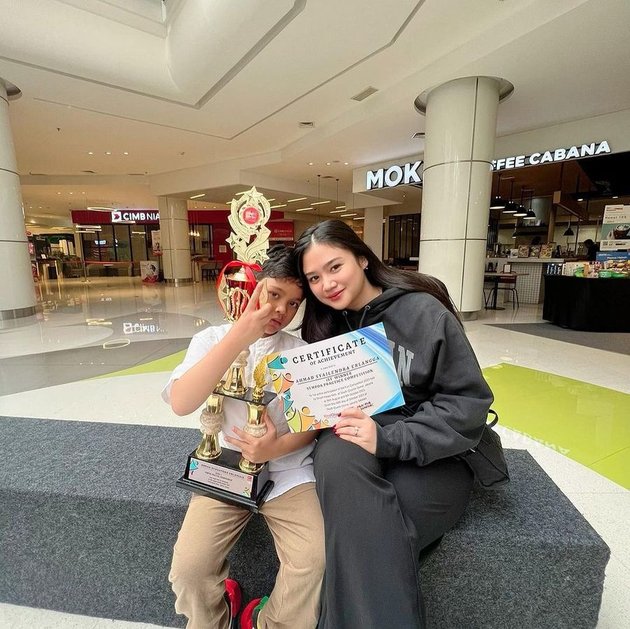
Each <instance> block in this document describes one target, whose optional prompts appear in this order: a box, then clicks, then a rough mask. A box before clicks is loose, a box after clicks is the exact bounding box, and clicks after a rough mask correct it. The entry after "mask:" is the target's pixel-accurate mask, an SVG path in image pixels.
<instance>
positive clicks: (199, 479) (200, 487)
mask: <svg viewBox="0 0 630 629" xmlns="http://www.w3.org/2000/svg"><path fill="white" fill-rule="evenodd" d="M240 459H241V453H240V452H236V451H235V450H229V449H227V448H225V449H223V451H222V452H221V456H220V457H219V458H217V459H215V460H214V461H204V460H202V459H199V458H197V457H196V456H195V451H194V450H193V452H191V454H190V455H189V457H188V464H187V466H186V471H185V473H184V475H183V476H182V477H181V478H180V479H179V480H178V481H177V486H178V487H181V488H182V489H187V490H189V491H192V492H194V493H196V494H200V495H202V496H206V497H208V498H214V499H215V500H221V501H222V502H227V503H229V504H233V505H236V506H239V507H243V508H245V509H248V510H249V511H253V512H254V513H258V512H259V510H260V507H261V506H262V504H263V503H264V501H265V499H266V498H267V496H268V495H269V492H270V491H271V489H272V487H273V481H271V480H269V468H268V466H267V464H265V466H264V467H263V468H262V470H260V472H258V473H257V474H248V473H247V472H243V471H242V470H241V469H240V468H239V466H238V463H239V461H240Z"/></svg>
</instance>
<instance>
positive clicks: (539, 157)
mask: <svg viewBox="0 0 630 629" xmlns="http://www.w3.org/2000/svg"><path fill="white" fill-rule="evenodd" d="M602 153H610V146H609V145H608V142H607V141H606V140H603V141H602V142H591V143H590V144H582V145H581V146H570V147H569V148H568V149H565V148H559V149H550V150H547V151H541V152H540V153H532V154H531V155H513V156H512V157H502V158H501V159H495V160H492V170H509V169H511V168H522V167H523V166H538V165H539V164H550V163H552V162H563V161H565V160H567V159H577V158H579V157H590V156H592V155H601V154H602Z"/></svg>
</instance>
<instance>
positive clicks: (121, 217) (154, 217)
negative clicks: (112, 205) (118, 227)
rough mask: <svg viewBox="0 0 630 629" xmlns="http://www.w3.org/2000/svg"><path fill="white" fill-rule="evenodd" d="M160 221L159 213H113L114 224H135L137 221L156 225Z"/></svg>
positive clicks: (121, 211)
mask: <svg viewBox="0 0 630 629" xmlns="http://www.w3.org/2000/svg"><path fill="white" fill-rule="evenodd" d="M159 220H160V213H159V212H133V211H129V212H126V211H123V210H116V211H114V212H112V223H135V222H136V221H142V222H149V223H154V222H157V221H159Z"/></svg>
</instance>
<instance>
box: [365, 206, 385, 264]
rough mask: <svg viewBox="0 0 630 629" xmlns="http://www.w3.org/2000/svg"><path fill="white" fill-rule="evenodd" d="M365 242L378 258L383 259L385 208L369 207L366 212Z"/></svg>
mask: <svg viewBox="0 0 630 629" xmlns="http://www.w3.org/2000/svg"><path fill="white" fill-rule="evenodd" d="M364 214H365V220H364V221H363V242H365V244H366V245H367V246H368V247H369V248H370V249H371V250H372V251H373V252H374V253H375V254H376V255H377V256H378V259H379V260H382V259H383V257H382V256H383V208H382V207H368V208H365V210H364Z"/></svg>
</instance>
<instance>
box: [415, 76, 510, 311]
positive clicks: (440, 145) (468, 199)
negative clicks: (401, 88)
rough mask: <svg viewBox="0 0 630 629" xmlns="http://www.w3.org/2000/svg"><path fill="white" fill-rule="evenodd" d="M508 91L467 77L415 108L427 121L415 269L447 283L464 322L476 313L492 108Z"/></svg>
mask: <svg viewBox="0 0 630 629" xmlns="http://www.w3.org/2000/svg"><path fill="white" fill-rule="evenodd" d="M513 89H514V88H513V86H512V84H511V83H509V82H508V81H505V80H504V79H498V78H494V77H466V78H461V79H455V80H453V81H449V82H448V83H444V84H442V85H440V86H439V87H436V88H433V89H431V90H428V91H427V92H425V93H423V94H421V95H420V96H419V97H418V98H417V99H416V102H415V105H416V109H418V111H420V112H421V113H426V118H427V120H426V126H425V132H426V142H425V153H424V169H423V193H422V219H421V229H420V262H419V269H420V271H422V272H423V273H428V274H429V275H433V276H435V277H438V278H439V279H441V280H442V281H443V282H444V283H445V284H446V286H447V287H448V290H449V293H450V294H451V298H452V299H453V302H454V303H455V305H456V306H457V308H458V309H459V310H460V312H462V313H463V314H464V316H466V313H474V312H477V311H478V310H481V307H482V298H483V272H484V260H485V255H486V241H487V234H488V217H489V211H490V210H489V208H490V190H491V186H492V160H493V158H494V141H495V136H496V117H497V108H498V104H499V101H500V100H501V99H503V98H505V97H507V96H508V95H509V94H511V93H512V91H513Z"/></svg>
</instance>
